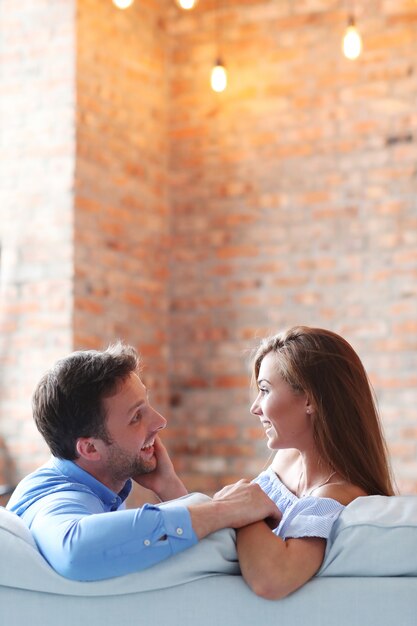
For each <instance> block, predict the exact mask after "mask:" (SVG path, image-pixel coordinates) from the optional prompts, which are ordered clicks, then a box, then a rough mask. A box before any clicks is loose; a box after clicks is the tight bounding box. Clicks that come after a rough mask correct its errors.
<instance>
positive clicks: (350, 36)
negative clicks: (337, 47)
mask: <svg viewBox="0 0 417 626" xmlns="http://www.w3.org/2000/svg"><path fill="white" fill-rule="evenodd" d="M361 52H362V39H361V36H360V34H359V32H358V30H357V28H356V24H355V20H354V18H353V17H350V18H349V22H348V25H347V28H346V31H345V36H344V37H343V54H344V55H345V57H347V58H348V59H351V60H352V61H353V60H354V59H357V58H358V56H359V55H360V53H361Z"/></svg>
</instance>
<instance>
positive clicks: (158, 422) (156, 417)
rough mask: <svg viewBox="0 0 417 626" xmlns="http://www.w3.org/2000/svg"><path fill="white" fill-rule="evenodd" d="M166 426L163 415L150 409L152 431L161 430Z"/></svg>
mask: <svg viewBox="0 0 417 626" xmlns="http://www.w3.org/2000/svg"><path fill="white" fill-rule="evenodd" d="M166 425H167V420H166V419H165V417H164V416H163V415H161V414H160V413H158V411H155V409H152V428H153V429H154V430H156V431H157V430H162V429H163V428H165V426H166Z"/></svg>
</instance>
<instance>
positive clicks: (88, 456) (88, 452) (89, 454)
mask: <svg viewBox="0 0 417 626" xmlns="http://www.w3.org/2000/svg"><path fill="white" fill-rule="evenodd" d="M75 447H76V450H77V452H78V455H79V456H80V457H82V458H83V459H85V460H86V461H99V460H100V459H101V454H100V452H99V451H98V450H97V448H96V445H95V443H94V439H93V438H92V437H80V438H79V439H77V444H76V446H75Z"/></svg>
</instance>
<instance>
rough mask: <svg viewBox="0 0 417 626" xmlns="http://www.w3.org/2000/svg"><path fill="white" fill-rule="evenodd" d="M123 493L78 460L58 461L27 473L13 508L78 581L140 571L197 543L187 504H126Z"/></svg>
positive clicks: (52, 560)
mask: <svg viewBox="0 0 417 626" xmlns="http://www.w3.org/2000/svg"><path fill="white" fill-rule="evenodd" d="M131 488H132V483H131V481H130V480H129V481H128V482H127V483H126V484H125V486H124V488H123V489H122V491H121V492H120V493H118V494H116V493H114V492H113V491H111V490H110V489H108V488H107V487H106V486H105V485H103V484H102V483H100V482H99V481H98V480H96V479H95V478H94V477H93V476H91V474H89V473H88V472H86V471H84V470H83V469H81V468H80V467H79V466H78V465H76V464H75V463H73V462H72V461H67V460H64V459H57V458H52V459H51V460H50V461H49V462H48V463H46V464H45V465H43V466H42V467H41V468H39V469H38V470H36V471H35V472H33V473H32V474H29V476H27V477H26V478H24V479H23V480H22V481H21V482H20V483H19V485H18V486H17V488H16V490H15V491H14V493H13V495H12V497H11V498H10V500H9V503H8V505H7V508H8V509H9V510H11V511H13V512H14V513H16V514H17V515H19V516H20V517H21V518H22V519H23V521H24V522H25V523H26V524H27V525H28V527H29V528H30V530H31V532H32V535H33V537H34V539H35V541H36V544H37V546H38V548H39V550H40V552H41V553H42V554H43V556H44V557H45V559H46V560H47V561H48V563H49V564H50V565H51V566H52V567H53V568H54V569H55V570H56V571H57V572H58V573H59V574H61V575H62V576H65V577H66V578H71V579H74V580H100V579H103V578H112V577H113V576H121V575H123V574H129V573H130V572H137V571H139V570H142V569H145V568H147V567H150V566H151V565H154V564H155V563H158V562H159V561H162V560H164V559H166V558H168V557H169V556H171V555H173V554H176V553H177V552H181V551H182V550H185V549H186V548H189V547H191V546H193V545H194V544H196V543H197V541H198V539H197V536H196V534H195V532H194V530H193V528H192V525H191V517H190V514H189V512H188V509H187V508H185V507H184V506H181V505H178V506H170V507H166V508H164V507H162V508H159V507H158V506H156V505H151V504H145V505H144V506H143V507H141V508H139V509H126V508H125V506H124V501H125V499H126V497H127V496H128V494H129V492H130V490H131Z"/></svg>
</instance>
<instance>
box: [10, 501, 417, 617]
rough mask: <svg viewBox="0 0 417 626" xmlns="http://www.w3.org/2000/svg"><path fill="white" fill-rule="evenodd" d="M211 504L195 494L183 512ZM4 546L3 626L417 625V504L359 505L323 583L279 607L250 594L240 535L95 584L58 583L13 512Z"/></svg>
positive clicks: (330, 549) (228, 533)
mask: <svg viewBox="0 0 417 626" xmlns="http://www.w3.org/2000/svg"><path fill="white" fill-rule="evenodd" d="M205 497H206V496H202V495H201V494H191V495H190V496H186V497H185V498H184V503H187V502H188V501H196V500H199V499H204V498H205ZM169 505H170V503H166V504H165V506H169ZM0 545H1V548H2V557H1V561H0V624H1V626H6V625H7V626H9V625H11V626H26V625H27V624H29V625H31V626H74V624H76V625H77V626H84V624H85V625H87V624H88V625H89V626H90V625H97V626H110V624H111V625H112V626H114V624H120V625H122V624H136V625H138V626H142V625H143V626H145V625H146V626H148V625H149V624H162V623H164V624H172V625H173V626H191V625H192V626H217V625H219V626H223V625H224V626H235V625H236V626H252V625H254V624H260V625H261V626H264V625H266V626H269V625H270V626H277V625H282V626H284V625H285V626H297V625H300V626H301V625H302V624H308V626H334V625H335V624H337V625H338V626H361V625H364V626H365V625H366V626H371V625H377V626H391V625H394V624H395V626H397V625H398V626H416V624H417V497H416V496H395V497H392V498H386V497H382V496H372V497H369V498H359V499H357V500H355V501H354V502H352V504H350V505H349V506H348V507H346V509H345V510H344V512H343V513H342V515H341V516H340V518H339V520H338V522H337V523H336V524H335V527H334V530H333V534H332V536H331V538H330V540H329V541H328V545H327V550H326V555H325V559H324V562H323V565H322V567H321V569H320V571H319V572H318V574H317V576H316V577H315V578H314V579H312V580H311V581H310V582H308V583H307V584H306V585H305V586H304V587H302V588H301V589H299V590H298V591H296V592H295V593H294V594H292V595H291V596H289V597H288V598H285V599H284V600H279V601H268V600H263V599H261V598H258V597H257V596H255V595H254V594H253V593H252V592H251V591H250V589H249V588H248V587H247V586H246V584H245V582H244V581H243V579H242V577H241V576H240V574H239V566H238V562H237V558H236V549H235V534H234V531H233V530H232V529H225V530H223V531H219V532H217V533H214V534H213V535H211V536H209V537H207V538H206V539H204V540H203V541H201V542H200V543H199V544H198V545H196V546H194V547H193V548H191V549H189V550H187V551H185V552H182V553H180V554H178V555H176V556H174V557H172V558H171V559H168V560H167V561H165V562H163V563H160V564H158V565H155V566H154V567H152V568H150V569H148V570H145V571H143V572H138V573H136V574H130V575H128V576H123V577H120V578H114V579H110V580H104V581H100V582H87V583H86V582H75V581H70V580H66V579H64V578H62V577H61V576H59V575H58V574H56V572H54V571H53V570H52V569H51V568H50V567H49V565H48V564H47V563H46V561H45V560H44V559H43V557H42V556H41V555H40V554H39V552H38V550H37V549H36V546H35V544H34V543H33V540H32V537H31V535H30V533H29V531H28V530H27V528H26V526H25V525H24V523H23V522H22V521H21V520H20V518H18V517H17V516H15V515H14V514H13V513H10V512H9V511H6V510H5V509H4V508H0Z"/></svg>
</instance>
